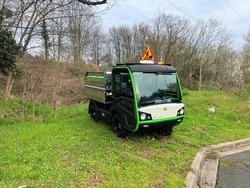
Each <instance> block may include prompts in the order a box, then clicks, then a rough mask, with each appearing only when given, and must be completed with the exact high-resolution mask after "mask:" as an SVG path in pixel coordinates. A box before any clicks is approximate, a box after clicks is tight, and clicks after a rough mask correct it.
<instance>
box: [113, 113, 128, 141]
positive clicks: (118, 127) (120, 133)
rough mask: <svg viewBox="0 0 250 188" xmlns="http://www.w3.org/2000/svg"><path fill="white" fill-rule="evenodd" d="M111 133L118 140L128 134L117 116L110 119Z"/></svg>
mask: <svg viewBox="0 0 250 188" xmlns="http://www.w3.org/2000/svg"><path fill="white" fill-rule="evenodd" d="M112 126H113V131H114V133H115V134H116V136H117V137H119V138H126V136H127V135H128V134H129V131H128V130H127V129H125V128H124V125H123V122H122V118H121V116H120V115H119V114H116V115H115V116H114V117H113V119H112Z"/></svg>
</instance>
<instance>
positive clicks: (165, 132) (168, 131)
mask: <svg viewBox="0 0 250 188" xmlns="http://www.w3.org/2000/svg"><path fill="white" fill-rule="evenodd" d="M158 132H159V133H160V134H161V135H163V136H171V135H172V132H173V127H172V126H169V127H163V128H161V129H159V130H158Z"/></svg>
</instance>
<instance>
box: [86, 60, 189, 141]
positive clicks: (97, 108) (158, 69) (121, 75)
mask: <svg viewBox="0 0 250 188" xmlns="http://www.w3.org/2000/svg"><path fill="white" fill-rule="evenodd" d="M84 92H85V96H86V97H87V98H88V99H89V109H88V112H89V114H90V117H91V118H92V119H94V120H95V121H98V120H99V119H106V120H108V121H109V122H111V123H112V127H113V131H114V133H115V134H116V135H117V136H118V137H122V138H124V137H126V136H127V135H128V133H130V132H136V131H138V130H139V129H150V130H157V131H159V132H160V133H162V134H163V135H171V134H172V128H173V126H175V125H177V124H179V123H181V122H182V120H183V118H184V104H183V96H182V90H181V85H180V80H179V77H178V74H177V72H176V69H175V68H174V67H173V66H171V65H167V64H151V63H142V64H118V65H116V66H114V67H113V69H112V71H104V72H87V73H86V75H85V89H84Z"/></svg>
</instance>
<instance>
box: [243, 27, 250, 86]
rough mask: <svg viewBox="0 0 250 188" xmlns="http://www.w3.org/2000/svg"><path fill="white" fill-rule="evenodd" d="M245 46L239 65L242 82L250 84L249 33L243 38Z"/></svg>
mask: <svg viewBox="0 0 250 188" xmlns="http://www.w3.org/2000/svg"><path fill="white" fill-rule="evenodd" d="M244 40H245V45H244V46H243V52H242V56H243V62H242V65H241V68H242V71H243V76H244V82H245V83H247V84H250V31H249V32H248V34H246V35H245V36H244Z"/></svg>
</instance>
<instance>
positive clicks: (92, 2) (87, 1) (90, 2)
mask: <svg viewBox="0 0 250 188" xmlns="http://www.w3.org/2000/svg"><path fill="white" fill-rule="evenodd" d="M77 1H79V2H80V3H83V4H85V5H102V4H105V3H107V0H102V1H89V0H77Z"/></svg>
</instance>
